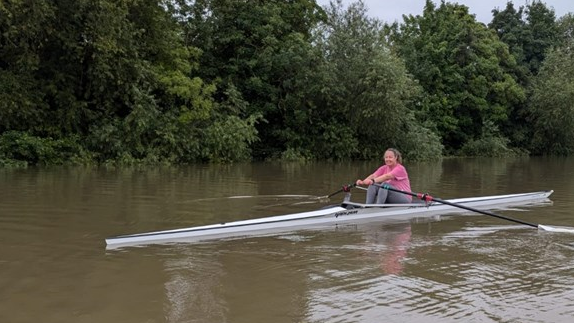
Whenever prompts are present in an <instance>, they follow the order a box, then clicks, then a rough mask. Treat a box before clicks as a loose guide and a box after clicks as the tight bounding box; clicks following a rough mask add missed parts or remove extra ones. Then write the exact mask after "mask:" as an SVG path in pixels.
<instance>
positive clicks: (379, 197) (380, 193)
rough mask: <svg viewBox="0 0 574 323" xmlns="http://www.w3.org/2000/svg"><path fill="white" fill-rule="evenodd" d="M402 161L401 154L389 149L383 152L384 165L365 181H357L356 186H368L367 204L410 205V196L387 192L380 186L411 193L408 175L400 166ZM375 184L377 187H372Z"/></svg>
mask: <svg viewBox="0 0 574 323" xmlns="http://www.w3.org/2000/svg"><path fill="white" fill-rule="evenodd" d="M402 161H403V160H402V157H401V153H400V152H399V151H398V150H396V149H394V148H389V149H387V151H385V164H384V165H382V166H381V167H379V168H378V169H377V170H376V171H375V172H374V173H372V174H371V175H369V176H367V177H366V178H365V179H363V180H360V179H358V180H357V185H369V188H368V189H367V201H366V203H367V204H374V203H375V202H376V204H384V203H411V201H412V197H411V196H410V195H406V194H403V193H399V192H395V191H389V190H387V189H384V188H382V187H381V185H380V184H382V183H385V184H388V185H390V186H391V187H393V188H395V189H398V190H402V191H407V192H410V191H411V183H410V181H409V174H408V173H407V170H406V168H405V167H404V166H403V165H402ZM375 183H377V184H379V185H373V184H375Z"/></svg>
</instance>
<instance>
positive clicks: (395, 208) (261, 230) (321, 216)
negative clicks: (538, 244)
mask: <svg viewBox="0 0 574 323" xmlns="http://www.w3.org/2000/svg"><path fill="white" fill-rule="evenodd" d="M552 193H553V191H551V190H550V191H540V192H532V193H521V194H508V195H494V196H483V197H470V198H459V199H451V200H444V201H443V203H437V202H434V201H433V202H430V203H426V204H425V203H411V204H362V203H354V202H351V201H350V197H351V195H350V192H348V191H347V194H346V196H345V199H344V201H343V202H342V203H341V204H339V205H335V206H330V207H326V208H323V209H320V210H316V211H311V212H303V213H295V214H287V215H278V216H271V217H267V218H260V219H252V220H242V221H234V222H228V223H219V224H212V225H205V226H198V227H190V228H183V229H175V230H165V231H155V232H147V233H139V234H130V235H121V236H116V237H111V238H107V239H106V245H107V248H108V249H113V248H118V247H123V246H135V245H147V244H157V243H171V242H180V241H185V242H193V241H201V240H210V239H219V238H235V237H242V236H248V235H255V234H257V235H261V234H268V233H277V232H284V231H290V230H294V229H300V228H317V227H320V226H326V225H328V226H333V225H338V224H345V223H347V224H348V223H359V222H368V221H375V220H377V219H382V218H385V219H387V218H412V217H417V216H432V215H437V214H447V213H454V212H460V211H461V210H460V209H459V208H458V207H457V206H465V207H468V208H469V209H470V208H476V209H481V210H486V209H493V208H500V207H506V206H517V205H524V204H534V203H540V202H546V201H549V199H548V197H549V196H550V195H551V194H552ZM444 202H448V204H444ZM453 205H454V206H453ZM472 210H474V209H472Z"/></svg>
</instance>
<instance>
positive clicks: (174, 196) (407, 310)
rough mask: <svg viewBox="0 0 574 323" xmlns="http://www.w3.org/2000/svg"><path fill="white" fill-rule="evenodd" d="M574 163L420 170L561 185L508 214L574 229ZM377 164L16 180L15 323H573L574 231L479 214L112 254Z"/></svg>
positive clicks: (439, 175) (3, 178) (11, 191)
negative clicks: (137, 235)
mask: <svg viewBox="0 0 574 323" xmlns="http://www.w3.org/2000/svg"><path fill="white" fill-rule="evenodd" d="M573 161H574V160H573V159H571V158H570V159H568V158H516V159H505V160H498V159H449V160H445V161H443V162H438V163H430V164H427V163H421V164H407V167H408V169H409V172H410V174H411V177H412V186H413V190H415V191H420V192H428V193H430V194H432V195H433V196H437V197H439V196H440V197H441V198H451V197H465V196H473V195H493V194H506V193H517V192H527V191H537V190H545V189H554V190H555V193H554V194H553V195H552V197H551V199H552V201H553V203H552V204H551V205H544V206H536V207H535V206H526V207H520V208H513V209H504V210H497V211H496V212H497V213H500V214H502V215H505V216H508V217H512V218H517V219H521V220H524V221H528V222H532V223H542V224H549V225H556V226H560V225H561V226H570V227H572V226H574V214H573V211H572V209H574V202H573V200H572V198H571V196H570V192H572V191H573V190H574V181H573V180H572V178H574V177H573V176H572V175H573V173H574V168H573V167H572V165H573V164H574V163H573ZM376 166H377V165H376V163H367V162H360V163H340V164H328V163H317V164H306V165H300V164H245V165H226V166H216V165H200V166H189V167H174V168H157V169H123V170H115V169H112V170H108V169H91V168H51V169H28V170H15V171H14V170H12V171H10V170H0V241H1V242H2V248H1V249H0V322H15V323H19V322H22V323H24V322H40V321H41V322H54V323H56V322H58V323H60V322H74V323H78V322H80V323H83V322H122V323H123V322H126V323H130V322H134V323H136V322H137V323H140V322H174V323H175V322H208V323H212V322H234V323H236V322H239V323H240V322H381V321H384V322H406V321H408V322H454V321H475V322H571V319H572V317H574V292H573V290H572V287H571V286H574V272H573V271H572V267H573V266H574V237H573V236H572V235H569V234H560V233H549V232H544V231H538V230H536V229H533V228H531V227H527V226H521V225H517V224H515V223H511V222H508V221H506V222H505V221H504V220H500V219H496V218H493V217H488V216H483V215H477V214H472V213H469V212H461V213H460V214H453V215H448V216H438V217H434V218H426V219H418V218H417V219H412V220H408V221H406V220H405V221H396V220H395V221H394V222H381V223H370V224H361V225H344V226H330V227H325V228H323V229H321V230H312V231H293V232H288V233H283V234H277V235H270V236H262V237H251V238H246V239H238V240H222V241H214V242H205V243H197V244H185V243H182V244H173V245H157V246H149V247H135V248H127V249H122V250H118V251H112V252H110V251H106V250H105V246H104V238H106V237H109V236H113V235H117V234H124V233H134V232H144V231H152V230H162V229H171V228H179V227H187V226H192V225H202V224H209V223H214V222H224V221H232V220H239V219H246V218H256V217H263V216H269V215H276V214H285V213H293V212H301V211H308V210H312V209H316V208H319V207H322V206H324V205H325V203H334V202H336V201H338V200H337V199H338V198H341V197H340V196H335V197H334V198H332V199H331V201H329V202H326V201H321V200H317V199H316V197H320V196H325V195H327V194H329V193H332V192H334V191H336V190H338V189H339V188H340V187H341V185H343V184H347V183H349V182H354V180H355V179H356V177H358V176H361V175H363V174H365V173H368V172H369V171H372V169H374V168H375V167H376ZM354 198H355V199H356V200H358V201H362V200H364V193H363V192H362V191H358V192H357V193H356V195H355V196H354Z"/></svg>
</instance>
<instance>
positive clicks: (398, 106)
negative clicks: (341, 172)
mask: <svg viewBox="0 0 574 323" xmlns="http://www.w3.org/2000/svg"><path fill="white" fill-rule="evenodd" d="M327 15H328V17H329V21H328V24H326V25H324V26H323V28H324V29H323V30H321V34H322V35H323V37H321V38H320V40H319V41H318V42H317V46H318V47H319V48H320V49H321V51H322V53H323V56H324V57H325V59H326V61H325V65H324V66H323V68H322V70H323V71H325V80H324V84H325V85H324V87H325V88H324V90H322V92H321V93H323V95H322V96H321V98H322V102H323V104H324V105H325V106H326V107H329V109H328V110H326V111H324V112H323V113H322V116H321V117H320V118H317V119H319V120H323V123H320V124H319V129H320V132H323V133H325V134H328V136H329V137H327V138H328V139H330V140H331V141H334V142H337V143H338V145H339V146H338V147H337V146H335V145H334V144H332V145H331V146H332V147H333V148H334V149H333V151H329V150H327V151H326V152H327V153H329V154H337V153H339V154H340V153H341V152H345V153H346V154H345V155H344V156H358V157H361V158H374V157H380V153H381V149H385V148H387V147H391V146H394V147H397V148H399V149H402V150H403V151H405V152H407V155H409V156H408V157H411V158H415V157H416V158H426V159H429V158H437V157H440V156H441V153H442V145H441V144H440V142H439V140H438V137H437V135H436V134H434V133H433V132H432V131H430V130H429V129H427V128H425V127H423V126H421V125H420V124H419V123H418V121H417V120H416V119H415V116H414V113H413V110H412V109H414V105H416V104H417V100H418V99H419V98H420V94H421V88H420V87H419V86H418V85H417V84H416V82H415V81H414V80H413V79H412V78H411V77H410V76H409V75H408V73H407V70H406V68H405V65H404V62H403V61H402V60H400V59H399V58H398V57H396V56H395V55H393V54H392V53H391V51H390V48H389V47H388V45H387V43H386V39H385V34H384V30H383V26H382V23H381V22H380V21H378V20H377V19H373V18H369V17H368V16H367V12H366V8H365V7H364V4H363V3H362V2H360V1H359V2H355V3H353V4H351V5H349V7H348V8H347V9H346V10H343V7H342V2H341V1H337V2H336V3H334V2H332V3H331V6H330V8H329V9H328V10H327ZM415 137H416V138H415ZM421 138H424V140H421ZM382 147H384V148H382Z"/></svg>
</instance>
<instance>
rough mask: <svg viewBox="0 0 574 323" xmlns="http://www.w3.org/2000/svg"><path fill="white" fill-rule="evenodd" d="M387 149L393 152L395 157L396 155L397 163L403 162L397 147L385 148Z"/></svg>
mask: <svg viewBox="0 0 574 323" xmlns="http://www.w3.org/2000/svg"><path fill="white" fill-rule="evenodd" d="M387 151H390V152H392V153H393V154H395V157H397V163H399V164H402V163H403V156H402V155H401V153H400V152H399V151H398V150H397V149H395V148H389V149H387Z"/></svg>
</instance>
